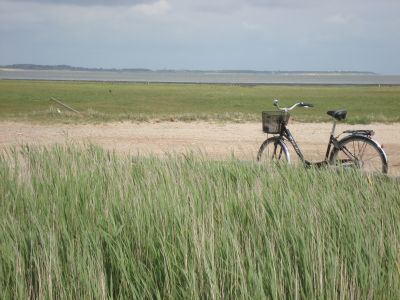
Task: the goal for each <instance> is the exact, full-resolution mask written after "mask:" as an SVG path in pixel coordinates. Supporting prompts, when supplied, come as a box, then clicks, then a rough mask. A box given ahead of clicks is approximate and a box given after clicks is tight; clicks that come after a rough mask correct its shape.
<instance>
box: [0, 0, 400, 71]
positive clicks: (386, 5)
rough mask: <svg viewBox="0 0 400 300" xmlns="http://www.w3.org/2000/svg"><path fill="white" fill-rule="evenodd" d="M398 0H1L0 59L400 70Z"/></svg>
mask: <svg viewBox="0 0 400 300" xmlns="http://www.w3.org/2000/svg"><path fill="white" fill-rule="evenodd" d="M399 14H400V0H113V1H112V0H98V1H96V0H0V64H3V65H4V64H14V63H33V64H49V65H53V64H68V65H73V66H85V67H104V68H113V67H115V68H150V69H203V70H205V69H208V70H210V69H212V70H220V69H253V70H308V71H311V70H316V71H335V70H347V71H348V70H352V71H373V72H377V73H383V74H400V17H399Z"/></svg>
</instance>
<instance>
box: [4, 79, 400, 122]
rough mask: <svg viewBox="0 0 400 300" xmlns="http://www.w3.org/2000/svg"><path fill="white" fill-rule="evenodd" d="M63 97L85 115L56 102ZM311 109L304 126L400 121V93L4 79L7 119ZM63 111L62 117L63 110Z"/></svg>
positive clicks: (195, 116) (248, 115)
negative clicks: (339, 116) (339, 113)
mask: <svg viewBox="0 0 400 300" xmlns="http://www.w3.org/2000/svg"><path fill="white" fill-rule="evenodd" d="M51 97H55V98H57V99H59V100H61V101H63V102H65V103H66V104H68V105H70V106H72V107H73V108H74V109H76V110H78V111H80V112H81V114H76V113H73V112H69V111H68V110H66V109H65V108H63V107H61V106H59V105H57V104H55V103H54V102H50V101H49V99H50V98H51ZM275 98H278V99H280V100H281V104H282V105H283V106H287V105H290V104H293V103H295V102H297V101H305V102H311V103H313V104H314V105H315V108H313V109H297V110H295V111H294V112H293V114H292V116H293V118H294V119H295V120H298V121H307V122H318V121H328V120H329V117H328V116H327V115H326V111H327V110H332V109H340V108H346V109H348V111H349V113H348V122H350V123H370V122H400V115H399V109H400V86H381V87H379V86H304V85H303V86H287V85H286V86H285V85H275V86H274V85H257V86H239V85H211V84H144V83H113V82H58V81H22V80H21V81H17V80H0V120H19V121H35V122H78V123H79V122H106V121H124V120H131V121H150V120H167V121H169V120H181V121H193V120H212V121H235V122H243V121H258V120H259V119H260V114H261V111H263V110H273V109H274V107H273V106H272V100H273V99H275ZM57 109H59V110H60V111H61V113H59V112H58V111H57Z"/></svg>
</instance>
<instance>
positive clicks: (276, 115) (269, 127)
mask: <svg viewBox="0 0 400 300" xmlns="http://www.w3.org/2000/svg"><path fill="white" fill-rule="evenodd" d="M289 117H290V115H289V113H287V112H284V111H263V112H262V124H263V131H264V132H265V133H271V134H278V133H280V132H281V129H282V124H284V125H286V124H287V123H288V121H289Z"/></svg>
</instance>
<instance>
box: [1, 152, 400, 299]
mask: <svg viewBox="0 0 400 300" xmlns="http://www.w3.org/2000/svg"><path fill="white" fill-rule="evenodd" d="M399 194H400V187H399V185H398V182H396V181H395V180H394V179H391V178H388V177H366V176H364V175H362V174H359V173H356V172H350V171H349V170H329V169H325V170H317V169H308V170H305V169H303V168H299V167H289V166H272V167H271V168H269V169H264V168H263V167H262V166H260V165H258V164H256V163H244V162H241V161H238V160H236V159H234V158H232V159H230V160H227V161H211V160H209V159H207V157H205V156H202V155H198V154H193V153H188V154H185V155H168V156H167V157H164V158H157V157H151V156H150V157H140V156H138V157H128V156H119V155H116V154H115V153H112V152H106V151H104V150H102V149H100V148H98V147H96V146H93V145H86V146H79V145H58V146H51V147H30V146H24V147H20V148H12V149H9V150H7V151H6V152H4V153H3V154H2V156H1V158H0V298H2V299H26V298H72V299H88V298H96V299H106V298H107V299H108V298H125V299H150V298H151V299H155V298H157V299H177V298H183V299H208V298H209V299H229V298H233V299H266V298H270V299H333V298H334V299H336V298H340V299H355V298H359V299H399V298H400V275H399V271H400V252H399V249H400V235H399V232H400V219H399V212H400V197H399Z"/></svg>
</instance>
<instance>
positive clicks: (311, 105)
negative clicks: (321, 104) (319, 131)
mask: <svg viewBox="0 0 400 300" xmlns="http://www.w3.org/2000/svg"><path fill="white" fill-rule="evenodd" d="M300 106H301V107H314V104H311V103H305V102H301V103H300Z"/></svg>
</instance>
